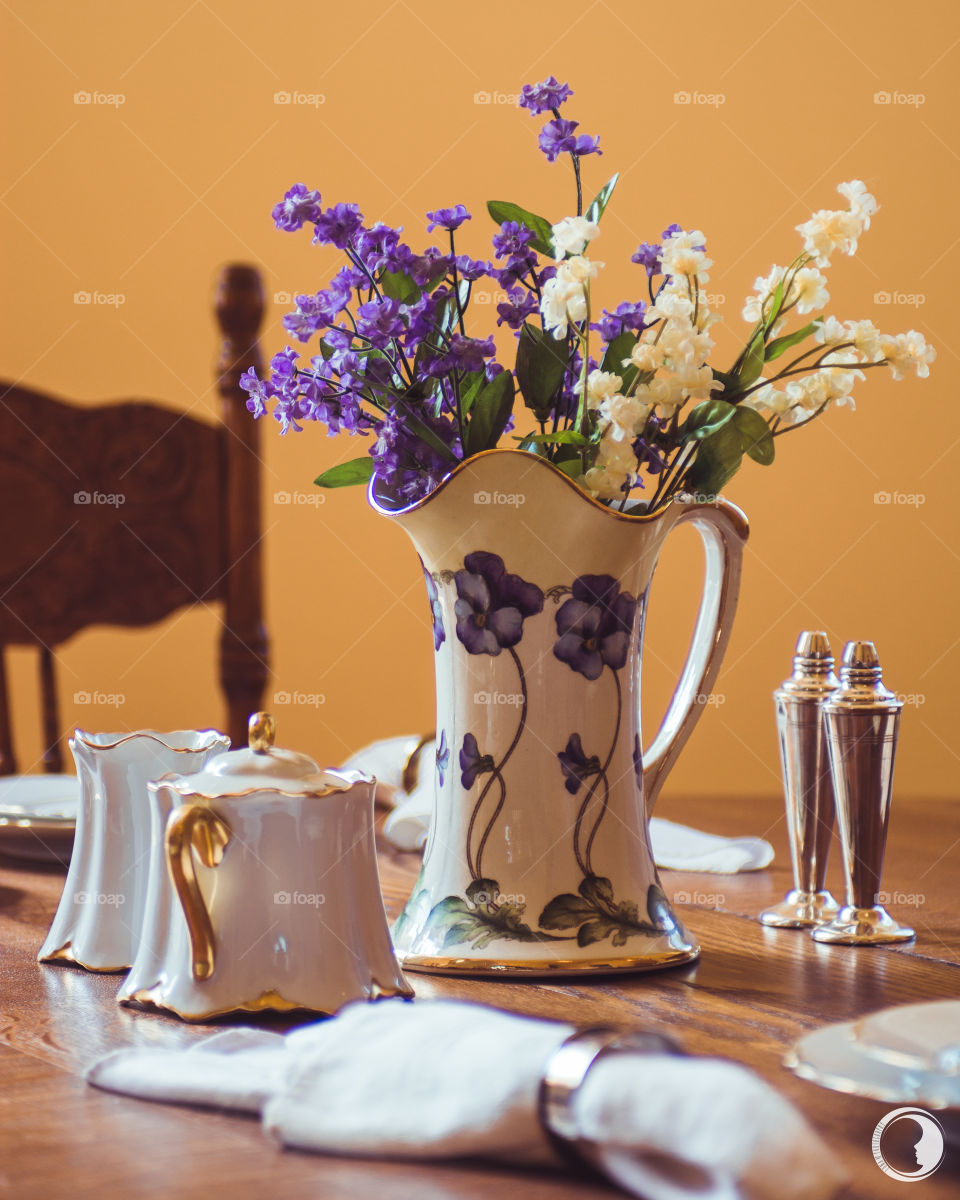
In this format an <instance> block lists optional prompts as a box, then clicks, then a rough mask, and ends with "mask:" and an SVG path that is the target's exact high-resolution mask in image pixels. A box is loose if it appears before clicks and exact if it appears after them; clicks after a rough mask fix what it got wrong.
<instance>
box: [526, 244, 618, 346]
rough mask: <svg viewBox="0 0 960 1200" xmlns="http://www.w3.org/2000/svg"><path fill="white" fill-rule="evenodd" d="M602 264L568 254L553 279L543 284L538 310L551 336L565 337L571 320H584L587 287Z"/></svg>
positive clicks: (575, 322)
mask: <svg viewBox="0 0 960 1200" xmlns="http://www.w3.org/2000/svg"><path fill="white" fill-rule="evenodd" d="M602 266H603V263H595V262H591V261H590V259H588V258H582V257H575V258H568V259H566V260H565V261H564V262H562V263H561V264H560V265H559V266H558V267H557V273H556V275H555V276H554V277H553V279H548V280H547V282H546V283H545V284H544V285H543V292H542V295H541V300H540V311H541V313H542V314H543V324H544V327H545V328H546V329H548V330H550V331H551V332H552V333H553V335H554V337H557V338H561V337H564V336H565V334H566V332H567V326H568V324H569V323H570V322H573V323H574V324H578V323H579V322H581V321H584V320H586V316H587V294H586V287H587V285H588V284H589V282H590V280H591V279H593V278H594V277H595V276H596V274H597V271H598V269H599V268H600V267H602Z"/></svg>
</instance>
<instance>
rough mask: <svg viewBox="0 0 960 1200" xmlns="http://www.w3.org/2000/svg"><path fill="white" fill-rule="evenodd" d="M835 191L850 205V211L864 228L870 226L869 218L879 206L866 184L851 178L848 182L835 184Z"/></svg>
mask: <svg viewBox="0 0 960 1200" xmlns="http://www.w3.org/2000/svg"><path fill="white" fill-rule="evenodd" d="M837 191H838V192H839V193H840V195H841V196H842V197H843V198H844V200H846V201H847V203H848V204H849V205H850V211H851V212H852V213H853V215H854V216H855V217H857V219H858V220H859V221H860V222H861V224H862V225H863V228H864V229H869V228H870V218H871V217H872V216H873V214H874V213H875V212H876V211H877V209H878V208H879V207H880V206H879V204H877V202H876V200H875V199H874V197H873V196H871V195H870V193H869V192H868V191H867V185H866V184H865V183H864V182H863V180H861V179H851V180H850V181H849V183H841V184H838V185H837Z"/></svg>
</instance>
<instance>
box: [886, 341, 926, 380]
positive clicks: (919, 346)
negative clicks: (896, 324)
mask: <svg viewBox="0 0 960 1200" xmlns="http://www.w3.org/2000/svg"><path fill="white" fill-rule="evenodd" d="M879 345H880V351H881V353H882V354H883V357H884V358H885V359H886V360H887V363H888V364H889V366H890V370H891V371H892V372H893V377H894V379H903V378H904V376H905V375H906V374H907V372H908V371H909V370H910V368H911V367H913V368H915V370H916V372H917V374H918V375H919V376H920V378H921V379H926V377H927V376H928V375H929V374H930V365H929V364H930V363H932V362H933V361H934V360H935V359H936V357H937V352H936V350H934V348H933V346H929V345H927V339H926V338H925V337H924V336H923V334H922V333H917V331H916V330H915V329H911V330H909V332H907V333H898V334H896V335H895V336H891V335H890V334H886V333H883V334H881V335H880V337H879Z"/></svg>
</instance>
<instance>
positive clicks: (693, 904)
mask: <svg viewBox="0 0 960 1200" xmlns="http://www.w3.org/2000/svg"><path fill="white" fill-rule="evenodd" d="M659 815H662V816H665V817H669V818H670V819H673V820H676V821H682V822H686V823H689V824H692V825H695V826H697V827H698V828H702V829H707V830H710V831H711V832H716V833H722V834H729V835H743V834H762V835H763V836H765V837H767V838H769V839H770V841H771V842H772V843H773V845H774V847H775V849H776V858H775V861H774V864H773V866H771V867H770V868H768V869H766V870H762V871H754V872H749V873H745V874H740V875H734V876H728V875H709V874H703V873H693V872H678V871H663V872H662V883H663V887H664V889H665V891H666V893H667V895H668V896H670V897H672V898H673V900H674V902H675V904H676V906H677V910H678V912H679V914H680V915H681V917H682V919H683V921H684V922H685V924H686V925H687V926H688V928H689V929H690V930H691V931H692V932H693V933H694V934H695V935H696V936H697V938H698V939H699V941H700V943H701V945H702V953H701V955H700V958H699V959H698V960H697V961H696V962H695V963H692V964H690V965H688V966H685V967H681V968H675V969H672V970H666V971H660V972H656V973H651V974H636V975H616V976H611V975H608V976H606V977H600V976H597V977H589V978H583V977H569V978H563V979H551V980H522V981H510V982H507V981H505V980H490V979H469V978H448V977H442V976H433V975H422V974H420V975H411V982H412V984H413V986H414V987H415V989H416V994H417V997H418V998H421V999H426V998H428V997H460V998H462V999H469V1000H472V1001H477V1002H481V1003H484V1004H490V1005H494V1006H496V1007H498V1008H503V1009H508V1010H511V1011H514V1012H519V1013H527V1014H531V1015H534V1016H538V1017H547V1018H557V1019H561V1020H564V1021H571V1022H577V1023H581V1024H584V1025H586V1024H591V1025H592V1024H597V1023H610V1024H614V1025H618V1026H620V1027H623V1028H626V1029H655V1030H661V1031H663V1032H666V1033H669V1034H670V1035H671V1036H673V1037H674V1038H676V1039H678V1040H679V1041H680V1042H681V1043H682V1044H683V1046H684V1047H685V1048H686V1050H688V1051H689V1052H690V1053H693V1054H702V1055H719V1056H724V1057H727V1058H730V1059H734V1060H736V1061H737V1062H739V1063H743V1064H745V1065H747V1066H748V1067H751V1068H752V1069H753V1070H755V1071H757V1072H758V1073H759V1074H760V1075H761V1076H762V1077H763V1078H764V1079H766V1080H767V1081H768V1082H769V1083H771V1084H772V1085H773V1086H774V1087H776V1088H777V1089H778V1090H779V1091H780V1092H781V1093H782V1094H783V1095H784V1096H786V1097H787V1098H788V1099H789V1100H791V1101H792V1102H793V1103H794V1104H795V1105H796V1106H797V1108H799V1109H800V1110H801V1111H802V1112H803V1113H804V1114H805V1115H806V1117H807V1118H808V1120H809V1121H810V1122H811V1123H812V1124H813V1125H814V1126H815V1127H816V1129H817V1130H818V1131H819V1132H820V1134H821V1135H822V1137H823V1139H824V1141H825V1142H826V1143H827V1144H828V1145H829V1146H830V1147H832V1149H833V1150H834V1151H835V1152H836V1154H837V1155H838V1156H839V1158H840V1160H841V1161H842V1163H843V1165H844V1166H845V1168H846V1170H847V1172H848V1173H849V1177H850V1183H849V1186H848V1188H847V1190H846V1191H845V1192H844V1193H843V1195H844V1196H845V1197H849V1198H851V1200H852V1198H856V1200H885V1198H886V1197H894V1196H902V1195H903V1194H904V1190H905V1189H906V1190H907V1194H908V1195H909V1196H911V1197H913V1196H916V1200H946V1198H947V1197H952V1198H953V1200H956V1198H957V1197H958V1196H960V1149H957V1148H950V1147H948V1149H947V1151H946V1156H945V1159H944V1163H943V1165H942V1166H941V1168H940V1169H939V1170H938V1171H937V1173H936V1174H935V1175H933V1176H931V1177H929V1178H928V1179H926V1180H924V1181H922V1182H919V1185H918V1186H917V1187H916V1188H914V1189H913V1190H912V1191H911V1190H910V1185H908V1184H906V1183H903V1182H897V1181H894V1180H892V1179H890V1178H888V1177H887V1176H886V1175H885V1174H884V1173H883V1172H882V1171H881V1170H880V1169H879V1167H878V1166H877V1165H876V1163H875V1162H874V1159H873V1156H872V1152H871V1137H872V1134H873V1130H874V1128H875V1126H876V1123H877V1121H878V1120H879V1119H880V1118H881V1117H882V1116H883V1115H884V1114H885V1113H886V1112H888V1111H890V1109H891V1108H893V1107H895V1105H893V1104H890V1103H879V1102H876V1101H873V1100H868V1099H863V1098H858V1097H855V1096H850V1095H842V1094H840V1093H837V1092H833V1091H828V1090H826V1089H824V1088H822V1087H819V1086H817V1085H816V1084H813V1083H810V1082H806V1081H804V1080H802V1079H799V1078H798V1077H797V1076H795V1075H794V1074H793V1073H791V1072H790V1071H789V1070H787V1069H786V1068H785V1067H784V1066H783V1058H784V1055H785V1054H786V1052H787V1051H788V1050H789V1049H790V1047H791V1045H792V1044H793V1043H794V1042H795V1041H796V1039H797V1038H798V1037H801V1036H802V1035H803V1034H804V1033H806V1032H808V1031H810V1030H813V1029H816V1028H818V1027H820V1026H822V1025H825V1024H828V1023H830V1022H838V1021H849V1020H852V1019H854V1018H856V1017H859V1016H862V1015H863V1014H866V1013H870V1012H873V1011H875V1010H877V1009H881V1008H884V1007H887V1006H890V1005H896V1004H905V1003H910V1002H913V1001H921V1000H935V999H951V998H952V999H960V800H958V801H954V800H943V799H940V800H932V799H919V798H909V797H906V798H904V797H897V798H896V800H895V803H894V808H893V815H892V819H891V825H890V836H889V842H888V847H887V862H886V868H885V873H884V888H885V890H886V891H887V892H889V893H890V895H891V897H892V900H891V904H890V907H891V909H892V910H893V911H894V912H895V913H896V915H897V916H899V917H901V918H902V919H904V920H906V921H909V922H910V923H911V924H912V925H913V926H914V927H915V928H916V931H917V939H916V941H915V942H914V943H912V944H908V945H902V946H897V947H889V948H872V947H871V948H851V947H843V946H827V945H819V944H817V943H815V942H814V941H813V940H812V939H811V938H810V937H809V936H808V935H807V934H805V933H803V932H800V931H792V930H773V929H767V928H765V927H763V926H762V925H760V924H759V923H758V921H757V919H756V917H757V914H758V913H759V912H760V910H761V909H763V908H764V907H765V906H767V905H768V904H770V903H772V902H774V901H776V900H778V899H780V898H781V896H782V894H783V893H784V892H785V891H786V890H787V888H788V887H789V886H790V869H789V859H788V856H787V847H786V831H785V824H784V818H783V812H782V802H781V801H780V800H778V799H776V798H774V797H769V798H766V799H756V798H739V799H726V800H725V799H720V798H716V797H711V798H704V797H699V798H696V797H686V798H683V797H670V796H666V797H664V798H663V799H662V800H661V804H660V809H659ZM838 858H839V856H838V855H836V854H835V855H834V859H835V861H834V863H833V864H832V867H831V876H832V882H833V886H834V887H835V889H836V891H837V894H838V895H839V894H841V893H842V884H841V881H840V879H839V864H838V862H837V861H836V860H837V859H838ZM417 865H418V864H417V859H416V856H415V855H413V854H404V853H400V852H398V851H395V850H392V849H391V848H390V847H389V846H387V845H386V844H385V843H383V842H382V839H381V841H380V870H381V880H382V884H383V890H384V896H385V899H386V904H387V909H388V911H389V912H390V913H391V915H393V914H395V913H396V912H397V911H398V909H399V907H400V905H401V904H402V901H403V899H404V898H405V897H406V894H407V893H408V892H409V890H410V888H411V886H412V884H413V880H414V877H415V875H416V870H417ZM64 869H65V868H64V866H63V865H57V864H53V865H49V866H37V865H33V864H30V865H27V864H20V863H16V862H14V861H13V860H12V859H4V858H2V857H0V1196H10V1197H12V1198H15V1200H34V1198H36V1200H57V1198H59V1197H70V1198H71V1200H82V1198H85V1197H91V1198H92V1197H97V1200H103V1198H104V1197H114V1196H116V1197H124V1198H125V1200H127V1198H135V1200H146V1198H147V1197H158V1198H160V1197H162V1198H164V1200H168V1198H169V1197H201V1196H202V1197H210V1196H215V1195H218V1194H222V1195H223V1196H225V1197H230V1200H238V1198H245V1197H257V1198H261V1197H264V1196H268V1195H269V1196H273V1197H278V1198H280V1197H282V1198H284V1200H287V1198H290V1197H301V1196H323V1197H345V1198H354V1197H356V1198H357V1200H360V1198H362V1200H371V1198H372V1197H376V1196H380V1195H383V1196H388V1197H390V1200H490V1198H491V1196H494V1195H495V1196H497V1197H513V1196H522V1197H524V1200H576V1198H583V1197H587V1196H612V1195H614V1194H615V1193H614V1192H613V1191H612V1189H611V1188H610V1187H609V1185H607V1184H606V1183H605V1182H603V1181H601V1180H599V1179H597V1178H596V1177H593V1176H591V1175H590V1174H589V1173H588V1172H583V1173H578V1172H577V1171H576V1170H574V1169H571V1168H558V1170H556V1171H555V1172H548V1171H542V1172H537V1173H531V1172H525V1171H519V1170H512V1169H509V1168H506V1167H502V1166H491V1165H488V1164H484V1163H478V1162H464V1163H452V1162H443V1163H430V1162H416V1163H411V1162H402V1163H401V1162H395V1161H380V1160H376V1161H374V1160H361V1159H350V1158H341V1157H331V1156H319V1155H313V1154H307V1153H302V1152H296V1151H289V1150H286V1151H285V1150H281V1149H278V1147H277V1146H276V1144H275V1143H274V1142H272V1141H271V1140H270V1139H269V1138H267V1137H266V1136H265V1134H264V1133H263V1132H262V1130H261V1128H260V1126H259V1124H258V1123H257V1121H256V1120H255V1119H254V1118H252V1117H247V1116H239V1115H235V1114H231V1113H226V1112H218V1111H211V1110H201V1109H196V1108H184V1107H178V1106H173V1105H164V1104H153V1103H147V1102H144V1101H139V1100H134V1099H130V1098H127V1097H124V1096H119V1095H113V1094H109V1093H105V1092H101V1091H98V1090H96V1089H94V1088H92V1087H89V1086H88V1085H87V1084H86V1083H85V1082H84V1080H83V1071H84V1069H85V1068H86V1067H87V1066H88V1065H89V1064H90V1063H91V1062H92V1061H94V1060H95V1059H96V1058H97V1057H98V1056H100V1055H102V1054H105V1053H106V1052H108V1051H110V1050H115V1049H118V1048H120V1047H126V1046H140V1047H145V1046H150V1047H170V1048H171V1049H175V1048H183V1047H186V1046H189V1045H191V1044H193V1043H195V1042H196V1041H197V1040H198V1039H200V1038H202V1037H205V1036H207V1035H208V1034H209V1033H210V1032H211V1030H212V1028H213V1027H212V1026H210V1025H205V1026H198V1025H188V1024H184V1023H182V1022H180V1021H179V1020H177V1019H176V1018H169V1017H165V1016H162V1015H158V1014H155V1013H148V1012H140V1011H135V1010H131V1009H128V1008H121V1007H120V1006H119V1005H117V1003H116V1000H115V996H116V992H117V988H118V986H119V982H120V978H121V977H120V976H117V975H96V974H89V973H87V972H85V971H82V970H78V969H75V968H72V967H69V966H53V965H43V966H41V965H39V964H38V963H37V951H38V949H39V947H40V944H41V942H42V940H43V937H44V934H45V932H46V929H47V926H48V924H49V922H50V920H51V918H52V916H53V913H54V910H55V908H56V904H57V901H58V899H59V896H60V891H61V888H62V886H63V879H64ZM264 1023H267V1022H264ZM289 1023H290V1022H289V1021H286V1022H276V1023H273V1024H271V1025H270V1027H271V1028H280V1029H282V1028H285V1027H286V1026H287V1025H289ZM464 1086H466V1083H465V1085H464Z"/></svg>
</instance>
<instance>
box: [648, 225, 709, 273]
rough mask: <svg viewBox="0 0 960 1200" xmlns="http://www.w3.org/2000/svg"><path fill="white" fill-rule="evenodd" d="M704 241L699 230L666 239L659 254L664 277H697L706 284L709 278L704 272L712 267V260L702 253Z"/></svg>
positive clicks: (673, 235)
mask: <svg viewBox="0 0 960 1200" xmlns="http://www.w3.org/2000/svg"><path fill="white" fill-rule="evenodd" d="M706 241H707V239H706V237H705V236H704V235H703V233H701V231H700V230H699V229H694V230H692V231H691V232H689V233H688V232H686V231H681V232H680V233H674V234H672V235H671V236H670V237H668V238H667V239H666V241H665V242H664V243H663V250H662V251H661V254H660V261H661V262H662V264H663V273H664V275H672V276H674V277H676V276H678V275H685V276H689V275H699V277H700V279H701V281H702V282H704V283H706V282H707V280H708V279H709V278H710V277H709V275H707V274H706V270H707V268H708V267H712V266H713V259H712V258H707V255H706V253H705V251H704V247H705V245H706Z"/></svg>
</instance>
